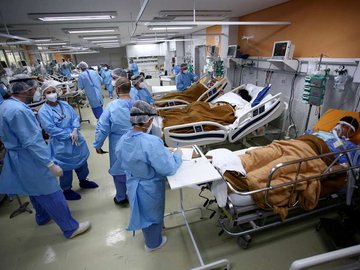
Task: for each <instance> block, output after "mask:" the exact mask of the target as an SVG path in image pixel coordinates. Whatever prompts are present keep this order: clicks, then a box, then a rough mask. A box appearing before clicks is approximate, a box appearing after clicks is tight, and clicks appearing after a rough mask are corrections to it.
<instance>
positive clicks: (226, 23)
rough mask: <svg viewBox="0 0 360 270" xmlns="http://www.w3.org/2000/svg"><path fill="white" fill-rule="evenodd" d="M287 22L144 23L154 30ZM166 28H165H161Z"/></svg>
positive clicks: (283, 23)
mask: <svg viewBox="0 0 360 270" xmlns="http://www.w3.org/2000/svg"><path fill="white" fill-rule="evenodd" d="M287 24H291V23H290V22H278V21H273V22H270V21H269V22H263V21H258V22H252V21H188V22H184V21H177V22H145V23H144V25H147V26H148V27H149V29H151V28H152V30H154V28H158V27H163V28H165V29H174V28H171V27H173V26H174V27H176V26H179V27H186V25H189V26H192V27H194V26H212V25H287ZM161 30H164V29H161Z"/></svg>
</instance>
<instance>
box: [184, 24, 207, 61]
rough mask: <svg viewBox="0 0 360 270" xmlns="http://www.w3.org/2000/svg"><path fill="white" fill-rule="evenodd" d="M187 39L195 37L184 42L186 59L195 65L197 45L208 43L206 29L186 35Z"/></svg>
mask: <svg viewBox="0 0 360 270" xmlns="http://www.w3.org/2000/svg"><path fill="white" fill-rule="evenodd" d="M185 39H193V40H191V41H185V43H184V51H185V55H184V58H185V59H184V60H188V61H189V60H190V61H192V63H193V65H194V66H195V62H194V61H195V47H196V46H200V45H206V29H204V30H201V31H198V32H194V33H193V34H192V35H188V36H185Z"/></svg>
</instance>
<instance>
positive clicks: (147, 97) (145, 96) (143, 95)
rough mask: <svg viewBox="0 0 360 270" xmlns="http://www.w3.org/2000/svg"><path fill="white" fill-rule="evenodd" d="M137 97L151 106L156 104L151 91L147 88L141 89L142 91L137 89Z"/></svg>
mask: <svg viewBox="0 0 360 270" xmlns="http://www.w3.org/2000/svg"><path fill="white" fill-rule="evenodd" d="M135 89H136V88H135ZM137 97H138V99H139V100H143V101H145V102H147V103H149V104H154V100H153V98H152V96H151V94H150V92H149V90H147V89H146V88H145V87H140V89H137Z"/></svg>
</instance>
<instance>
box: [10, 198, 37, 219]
mask: <svg viewBox="0 0 360 270" xmlns="http://www.w3.org/2000/svg"><path fill="white" fill-rule="evenodd" d="M16 199H17V201H18V203H19V205H20V206H19V208H18V209H16V210H15V211H14V212H12V213H11V215H10V218H13V217H16V216H17V215H19V214H21V213H24V212H28V213H30V214H32V212H33V211H32V210H31V209H30V208H28V205H29V202H24V203H23V202H22V201H21V199H20V197H19V195H16Z"/></svg>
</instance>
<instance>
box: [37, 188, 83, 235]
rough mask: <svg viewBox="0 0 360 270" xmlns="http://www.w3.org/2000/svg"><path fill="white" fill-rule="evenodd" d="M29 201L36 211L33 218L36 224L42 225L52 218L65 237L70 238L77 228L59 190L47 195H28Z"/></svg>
mask: <svg viewBox="0 0 360 270" xmlns="http://www.w3.org/2000/svg"><path fill="white" fill-rule="evenodd" d="M30 201H31V203H32V205H33V207H34V209H35V211H36V214H35V220H36V223H37V224H38V225H44V224H46V223H47V222H48V221H49V220H50V219H53V220H54V221H55V223H56V224H57V225H58V226H59V227H60V229H61V230H62V232H63V234H64V236H65V237H66V238H70V236H71V235H72V234H73V233H74V231H76V230H77V229H78V228H79V223H78V222H77V221H76V220H75V219H74V218H73V217H72V216H71V213H70V209H69V207H68V205H67V203H66V200H65V197H64V194H63V193H62V191H61V190H59V191H56V192H54V193H51V194H48V195H40V196H30Z"/></svg>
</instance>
